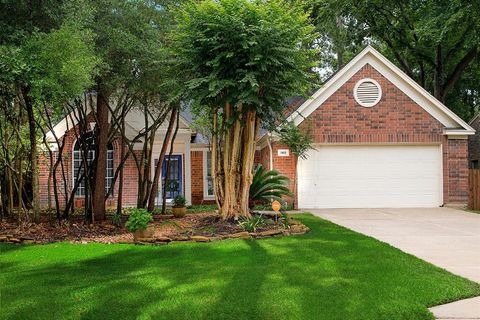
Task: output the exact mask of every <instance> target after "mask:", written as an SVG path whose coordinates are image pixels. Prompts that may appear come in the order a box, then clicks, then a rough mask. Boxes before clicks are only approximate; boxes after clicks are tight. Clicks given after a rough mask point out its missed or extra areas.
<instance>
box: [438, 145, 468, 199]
mask: <svg viewBox="0 0 480 320" xmlns="http://www.w3.org/2000/svg"><path fill="white" fill-rule="evenodd" d="M443 179H444V180H443V185H444V188H443V197H444V202H445V203H466V202H467V201H468V140H467V139H455V140H453V139H447V138H445V142H444V144H443Z"/></svg>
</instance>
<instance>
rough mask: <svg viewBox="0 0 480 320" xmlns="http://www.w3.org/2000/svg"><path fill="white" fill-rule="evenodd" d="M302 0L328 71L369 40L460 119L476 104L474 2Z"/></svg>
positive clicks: (479, 16) (479, 22)
mask: <svg viewBox="0 0 480 320" xmlns="http://www.w3.org/2000/svg"><path fill="white" fill-rule="evenodd" d="M303 2H304V3H305V7H306V8H308V9H309V10H310V12H311V18H312V20H313V21H314V24H315V26H316V27H317V30H318V31H319V32H320V33H321V37H320V40H319V42H318V43H319V46H320V48H321V49H322V50H321V53H322V56H321V58H320V59H321V61H322V63H321V65H320V67H321V68H322V70H321V71H322V72H323V73H326V76H330V75H331V73H332V72H333V71H334V70H335V69H336V68H337V66H338V65H340V64H342V63H343V64H345V63H346V62H348V60H349V59H350V58H351V57H352V56H353V55H354V54H356V53H358V52H359V51H360V50H361V49H362V48H363V47H364V45H365V44H367V43H371V44H374V45H375V46H376V47H377V48H378V49H379V50H380V51H381V52H382V53H383V54H385V55H386V56H387V57H388V58H389V59H390V60H392V61H394V62H395V63H396V64H397V65H398V66H399V67H400V68H401V69H402V70H403V71H404V72H406V73H407V74H408V75H409V76H410V77H412V78H413V79H414V80H416V81H417V82H418V83H419V84H420V85H421V86H423V87H424V88H425V89H427V90H428V91H430V92H431V93H432V94H433V95H434V96H435V97H436V98H438V99H439V100H440V101H442V102H444V103H446V104H447V106H448V107H450V108H451V109H452V110H453V111H455V112H456V113H457V114H459V115H460V116H462V117H463V119H465V120H469V119H470V117H471V116H472V115H473V113H474V111H475V110H476V109H478V108H479V107H480V103H479V102H478V101H479V100H478V96H479V92H480V84H479V82H478V81H472V79H478V77H479V75H480V73H479V71H478V70H479V69H478V64H479V63H480V59H479V54H478V53H479V48H480V38H479V37H478V30H480V6H479V5H478V2H471V1H470V2H468V1H463V0H453V1H415V0H408V1H395V0H385V1H377V0H303ZM325 56H326V57H325ZM325 70H326V71H327V72H325ZM324 78H326V77H324Z"/></svg>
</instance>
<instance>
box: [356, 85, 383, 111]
mask: <svg viewBox="0 0 480 320" xmlns="http://www.w3.org/2000/svg"><path fill="white" fill-rule="evenodd" d="M353 96H354V98H355V101H357V102H358V104H360V105H361V106H363V107H373V106H374V105H376V104H377V103H378V102H379V101H380V99H381V98H382V88H381V87H380V85H379V84H378V82H377V81H375V80H373V79H369V78H365V79H362V80H360V81H358V82H357V84H356V85H355V88H354V90H353Z"/></svg>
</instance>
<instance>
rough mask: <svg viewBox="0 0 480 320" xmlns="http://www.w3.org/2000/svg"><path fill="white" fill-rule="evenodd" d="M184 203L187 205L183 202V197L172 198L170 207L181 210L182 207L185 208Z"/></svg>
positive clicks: (185, 201)
mask: <svg viewBox="0 0 480 320" xmlns="http://www.w3.org/2000/svg"><path fill="white" fill-rule="evenodd" d="M186 203H187V200H185V198H184V197H183V196H181V195H178V196H176V197H175V198H173V202H172V205H173V206H174V207H175V208H182V207H185V204H186Z"/></svg>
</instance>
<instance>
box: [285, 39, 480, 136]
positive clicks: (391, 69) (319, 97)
mask: <svg viewBox="0 0 480 320" xmlns="http://www.w3.org/2000/svg"><path fill="white" fill-rule="evenodd" d="M366 64H369V65H371V66H372V67H373V68H375V70H377V71H378V72H379V73H380V74H382V75H383V76H384V77H385V78H387V79H388V80H389V81H390V82H392V83H393V84H394V85H395V86H397V87H398V88H399V89H400V90H401V91H403V92H404V93H405V94H406V95H407V96H408V97H410V98H411V99H412V100H413V101H415V102H416V103H417V104H418V105H419V106H420V107H422V108H423V109H424V110H425V111H427V112H428V113H430V114H431V115H432V116H433V117H434V118H435V119H437V120H438V121H439V122H440V123H442V124H443V125H444V127H445V131H446V133H448V134H449V135H469V134H474V133H475V130H474V129H473V128H472V127H471V126H470V125H468V124H467V123H466V122H465V121H463V120H462V119H461V118H460V117H459V116H457V115H456V114H455V113H454V112H452V111H451V110H450V109H448V108H447V107H446V106H445V105H444V104H443V103H441V102H440V101H438V100H437V99H436V98H435V97H434V96H432V95H431V94H430V93H429V92H428V91H427V90H425V89H424V88H422V87H421V86H420V85H419V84H418V83H416V82H415V81H413V80H412V79H411V78H410V77H409V76H407V75H406V74H405V73H404V72H403V71H402V70H400V68H398V67H397V66H396V65H394V64H393V63H392V62H390V61H389V60H388V59H387V58H385V57H384V56H383V55H382V54H381V53H380V52H378V51H377V50H375V49H374V48H373V47H372V46H367V47H366V48H365V49H363V50H362V51H361V52H360V53H359V54H358V55H357V56H356V57H355V58H353V59H352V60H351V61H350V62H349V63H348V64H347V65H345V66H344V67H343V68H342V69H340V70H339V71H338V72H337V73H336V74H334V75H333V76H332V77H331V78H330V79H329V80H328V81H327V82H326V83H325V84H324V85H323V87H322V88H320V89H319V90H318V91H317V92H315V93H314V94H313V95H312V96H311V97H310V98H309V99H308V100H306V101H305V102H304V103H302V104H301V105H300V106H299V107H298V108H297V110H296V111H295V112H293V113H292V114H291V115H290V116H289V117H288V120H290V121H293V122H294V123H295V124H296V125H299V124H300V123H302V122H303V120H304V119H305V118H306V117H308V116H309V115H310V114H311V113H312V112H313V111H315V110H316V109H317V108H318V107H319V106H320V105H321V104H322V103H323V102H325V100H327V99H328V98H329V97H330V96H331V95H332V94H333V93H335V92H336V91H337V90H338V89H339V88H340V87H341V86H342V85H343V84H345V82H347V81H348V80H349V79H350V78H351V77H352V76H353V75H354V74H355V73H357V72H358V71H359V70H360V69H361V68H362V67H363V66H365V65H366Z"/></svg>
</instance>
